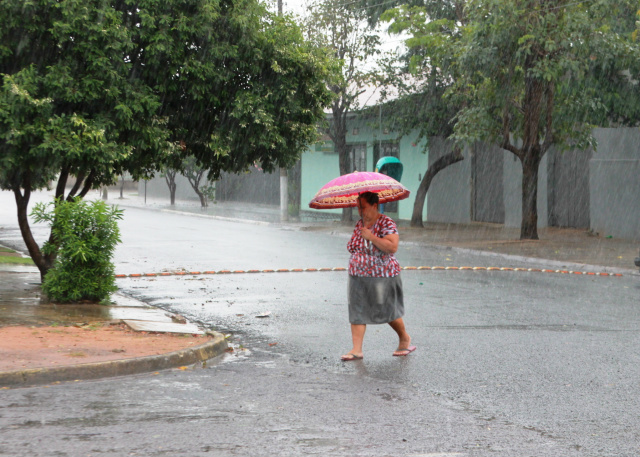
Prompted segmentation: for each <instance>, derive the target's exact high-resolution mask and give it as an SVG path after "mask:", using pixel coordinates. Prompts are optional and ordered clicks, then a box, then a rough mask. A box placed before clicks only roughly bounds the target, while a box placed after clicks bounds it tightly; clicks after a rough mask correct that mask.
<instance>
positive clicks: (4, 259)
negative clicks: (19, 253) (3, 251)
mask: <svg viewBox="0 0 640 457" xmlns="http://www.w3.org/2000/svg"><path fill="white" fill-rule="evenodd" d="M0 263H10V264H13V265H35V264H34V263H33V260H31V257H13V256H8V255H0Z"/></svg>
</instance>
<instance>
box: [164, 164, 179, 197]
mask: <svg viewBox="0 0 640 457" xmlns="http://www.w3.org/2000/svg"><path fill="white" fill-rule="evenodd" d="M162 174H163V175H164V180H165V182H166V183H167V187H168V188H169V201H170V202H171V206H174V205H175V204H176V189H177V185H176V175H177V174H178V170H176V169H175V168H169V167H165V169H164V171H163V172H162Z"/></svg>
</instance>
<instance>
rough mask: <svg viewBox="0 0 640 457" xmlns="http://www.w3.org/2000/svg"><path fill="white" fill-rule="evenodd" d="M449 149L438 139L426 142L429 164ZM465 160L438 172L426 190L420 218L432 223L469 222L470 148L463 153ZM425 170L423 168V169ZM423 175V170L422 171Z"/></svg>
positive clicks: (448, 144) (449, 146)
mask: <svg viewBox="0 0 640 457" xmlns="http://www.w3.org/2000/svg"><path fill="white" fill-rule="evenodd" d="M450 151H451V144H450V143H449V142H446V141H443V140H442V139H440V138H431V139H430V142H429V164H432V163H433V162H435V161H436V160H438V159H439V158H440V157H442V156H443V155H445V154H447V153H448V152H450ZM462 155H463V156H464V160H463V161H461V162H458V163H455V164H453V165H450V166H448V167H447V168H445V169H444V170H442V171H440V172H439V173H438V174H437V175H436V176H435V178H434V179H433V181H431V186H430V187H429V191H428V192H427V211H426V212H424V213H423V218H424V219H425V220H427V221H431V222H453V223H468V222H470V221H471V193H470V186H471V184H470V183H471V160H470V151H469V150H468V149H465V150H464V151H463V152H462ZM425 170H426V168H425ZM422 175H423V176H424V171H423V172H422Z"/></svg>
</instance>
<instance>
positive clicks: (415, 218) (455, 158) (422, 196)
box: [410, 146, 464, 227]
mask: <svg viewBox="0 0 640 457" xmlns="http://www.w3.org/2000/svg"><path fill="white" fill-rule="evenodd" d="M461 160H464V156H463V155H462V151H461V149H460V148H459V147H457V146H456V147H455V148H454V149H453V151H451V152H449V153H447V154H445V155H443V156H442V157H440V158H439V159H438V160H436V161H435V162H433V163H432V164H431V165H430V166H429V168H427V171H426V173H425V175H424V178H422V181H421V182H420V186H419V187H418V190H417V192H416V199H415V201H414V203H413V213H412V214H411V224H410V225H411V227H424V224H423V223H422V212H423V209H424V202H425V200H426V198H427V192H428V191H429V187H431V181H433V178H435V176H436V175H437V174H438V173H439V172H440V171H442V170H444V169H445V168H447V167H448V166H449V165H453V164H454V163H457V162H460V161H461Z"/></svg>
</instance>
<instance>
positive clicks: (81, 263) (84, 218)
mask: <svg viewBox="0 0 640 457" xmlns="http://www.w3.org/2000/svg"><path fill="white" fill-rule="evenodd" d="M50 205H51V203H49V204H44V203H40V204H38V205H36V206H35V208H34V209H33V212H32V216H33V218H34V220H35V221H36V222H48V223H49V224H50V225H51V235H52V237H51V240H50V241H48V242H46V243H45V244H44V246H43V248H42V249H43V251H44V252H45V253H57V257H56V260H55V262H54V264H53V267H52V268H51V269H50V270H49V271H48V272H47V274H46V275H45V278H44V281H43V283H42V289H43V291H44V292H45V293H46V294H47V296H48V297H49V299H50V300H52V301H55V302H61V303H66V302H74V301H79V300H91V301H102V300H104V299H106V298H109V295H110V294H111V293H112V292H115V291H116V290H117V287H116V285H115V277H114V273H115V271H114V266H113V263H112V262H111V259H112V257H113V253H114V251H115V248H116V245H117V244H118V243H119V242H120V231H119V229H118V223H117V221H118V220H119V219H122V210H120V209H118V208H114V207H111V206H110V205H107V204H106V203H105V202H104V201H102V200H96V201H93V202H86V201H84V200H82V199H81V198H76V199H75V200H73V201H64V200H56V201H55V203H53V211H49V210H48V207H49V206H50Z"/></svg>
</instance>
